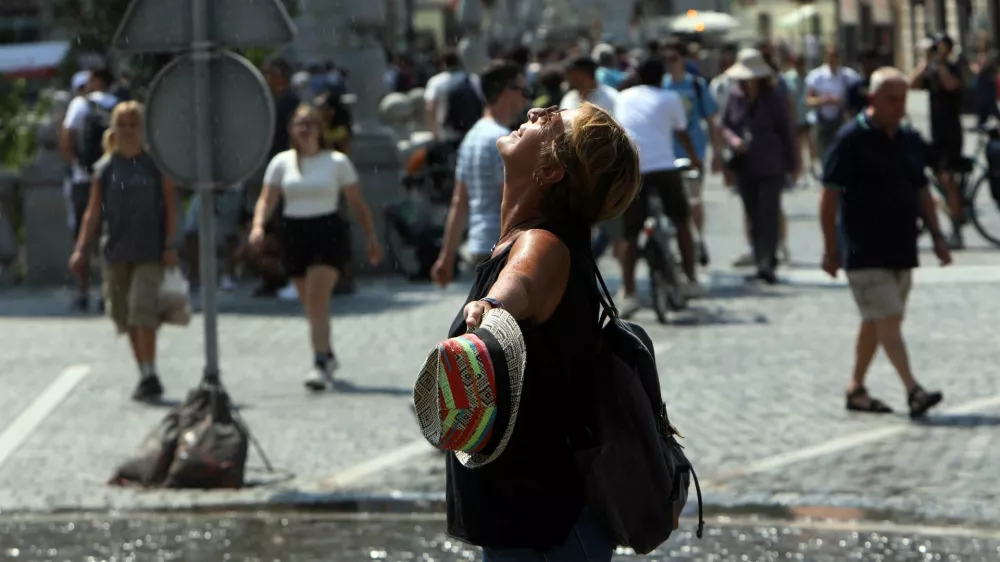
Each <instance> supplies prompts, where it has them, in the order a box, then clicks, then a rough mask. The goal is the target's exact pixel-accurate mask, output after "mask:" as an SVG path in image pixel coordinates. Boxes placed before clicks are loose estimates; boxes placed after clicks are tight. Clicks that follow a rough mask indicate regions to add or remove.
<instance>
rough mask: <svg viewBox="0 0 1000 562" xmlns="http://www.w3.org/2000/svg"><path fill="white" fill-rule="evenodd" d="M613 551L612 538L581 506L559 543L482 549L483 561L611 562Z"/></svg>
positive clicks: (589, 512)
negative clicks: (545, 548) (547, 546)
mask: <svg viewBox="0 0 1000 562" xmlns="http://www.w3.org/2000/svg"><path fill="white" fill-rule="evenodd" d="M614 552H615V544H614V540H613V539H612V538H611V536H610V535H609V534H608V532H607V531H606V530H604V527H603V526H602V525H601V524H600V523H599V522H598V521H597V518H595V517H594V514H593V513H592V512H591V511H590V509H587V508H585V509H584V510H583V513H581V514H580V519H579V520H578V521H577V522H576V525H573V529H572V530H571V531H570V532H569V536H567V537H566V540H565V541H564V542H563V543H562V544H561V545H559V546H554V547H552V548H549V549H547V550H536V549H531V548H502V549H497V548H484V549H483V562H611V556H612V555H613V554H614Z"/></svg>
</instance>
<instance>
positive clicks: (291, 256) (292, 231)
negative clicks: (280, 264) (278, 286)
mask: <svg viewBox="0 0 1000 562" xmlns="http://www.w3.org/2000/svg"><path fill="white" fill-rule="evenodd" d="M282 222H283V223H284V225H283V226H284V228H283V229H282V230H283V232H282V242H283V245H284V250H285V274H286V275H288V277H291V278H293V279H294V278H300V277H305V275H306V270H307V269H309V268H310V267H313V266H316V265H326V266H329V267H332V268H334V269H336V270H338V271H343V269H344V266H345V265H346V264H347V263H348V262H349V261H350V260H351V228H350V224H349V223H348V222H347V220H345V219H344V217H342V216H340V215H339V214H337V213H331V214H329V215H322V216H319V217H309V218H289V217H285V219H284V221H282Z"/></svg>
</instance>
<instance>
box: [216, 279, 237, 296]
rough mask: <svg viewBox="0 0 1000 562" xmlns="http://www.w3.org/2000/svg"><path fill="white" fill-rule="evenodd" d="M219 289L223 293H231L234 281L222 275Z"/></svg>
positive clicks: (234, 286)
mask: <svg viewBox="0 0 1000 562" xmlns="http://www.w3.org/2000/svg"><path fill="white" fill-rule="evenodd" d="M219 288H220V289H222V290H223V291H227V292H228V291H232V290H234V289H236V281H233V278H232V277H230V276H228V275H223V276H222V279H219Z"/></svg>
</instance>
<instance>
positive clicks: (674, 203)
mask: <svg viewBox="0 0 1000 562" xmlns="http://www.w3.org/2000/svg"><path fill="white" fill-rule="evenodd" d="M651 192H652V193H653V194H654V195H656V196H657V197H659V198H660V202H661V203H662V204H663V213H664V214H665V215H667V217H669V218H670V220H671V221H673V222H674V224H677V225H680V224H684V223H685V222H686V221H687V220H688V219H689V218H690V217H691V204H690V203H689V202H688V197H687V193H685V191H684V180H683V179H682V178H681V172H680V170H662V171H659V172H649V173H648V174H643V175H642V188H641V189H640V190H639V194H638V195H637V196H636V198H635V200H634V201H632V204H631V205H629V206H628V209H625V213H624V214H622V236H623V237H624V238H625V240H635V239H636V238H637V237H638V236H639V233H640V232H641V231H642V226H643V224H645V222H646V218H648V217H649V194H650V193H651Z"/></svg>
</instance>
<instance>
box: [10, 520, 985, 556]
mask: <svg viewBox="0 0 1000 562" xmlns="http://www.w3.org/2000/svg"><path fill="white" fill-rule="evenodd" d="M691 523H692V522H691V521H686V522H684V524H683V525H682V528H681V530H680V531H678V532H677V533H675V536H673V537H671V539H670V541H668V543H667V545H665V546H664V547H663V548H661V549H659V550H657V551H655V552H653V553H651V554H649V555H647V556H636V555H634V554H632V553H631V552H628V551H626V550H624V549H622V550H620V551H619V552H618V553H617V554H616V556H615V560H619V561H625V560H644V561H654V560H659V561H666V560H702V561H707V562H711V561H728V560H734V561H741V562H756V561H768V560H805V561H815V562H823V561H842V560H857V561H893V562H904V561H911V560H912V561H916V560H946V561H955V562H957V561H964V562H976V561H987V560H991V561H995V560H997V559H1000V533H997V532H989V531H979V530H974V529H960V528H935V527H895V526H892V525H882V524H877V523H867V524H865V523H860V524H854V523H837V522H809V521H801V522H795V521H768V520H747V519H741V520H733V519H729V518H718V519H715V520H712V521H710V522H709V525H708V527H707V528H706V532H705V538H704V539H702V540H698V539H697V538H695V537H694V534H693V532H692V531H691ZM443 530H444V521H443V520H442V518H441V517H436V516H426V515H424V516H395V517H385V516H382V517H362V518H358V517H330V516H324V515H315V514H312V515H310V514H289V515H287V516H283V515H275V514H272V513H268V514H260V515H248V514H243V515H229V516H224V515H200V516H191V515H188V516H177V515H170V516H162V515H153V516H148V515H139V516H131V517H128V518H108V517H97V518H88V517H83V516H78V517H70V518H65V519H64V518H40V519H39V518H28V519H11V518H7V519H0V560H2V561H17V562H26V561H30V562H41V561H52V562H63V561H73V562H75V561H88V562H97V561H107V562H124V561H135V562H143V561H173V560H177V561H183V562H218V561H222V560H232V561H262V562H263V561H266V562H279V561H281V562H285V561H288V562H311V561H320V560H322V561H345V562H347V561H355V560H357V561H360V560H385V561H387V562H393V561H410V560H420V561H425V562H432V561H437V562H459V561H472V560H479V559H480V553H479V550H478V549H477V548H474V547H469V546H468V545H465V544H463V543H461V542H460V541H456V540H454V539H450V538H448V537H447V536H445V535H444V533H443Z"/></svg>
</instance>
